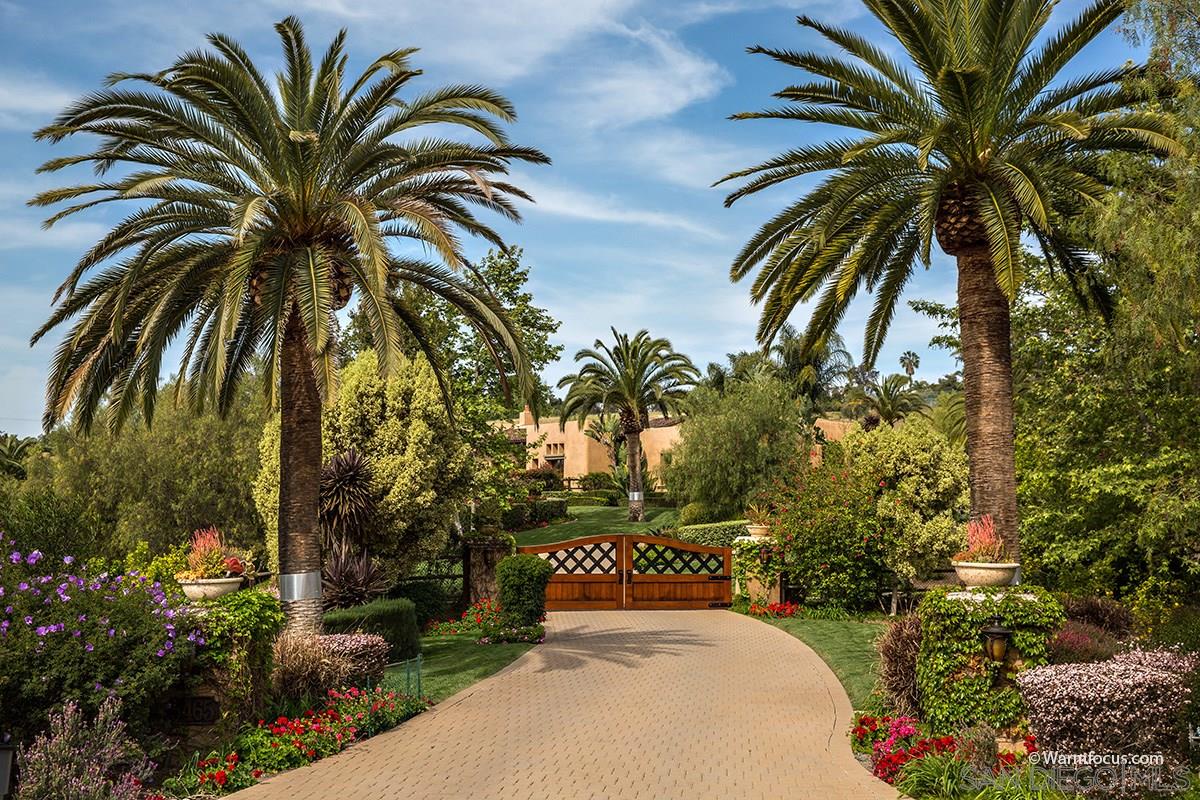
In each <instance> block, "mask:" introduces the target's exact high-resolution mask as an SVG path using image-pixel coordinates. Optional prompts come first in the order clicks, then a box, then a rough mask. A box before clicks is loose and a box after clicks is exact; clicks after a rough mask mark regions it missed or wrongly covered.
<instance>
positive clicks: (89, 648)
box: [83, 644, 96, 653]
mask: <svg viewBox="0 0 1200 800" xmlns="http://www.w3.org/2000/svg"><path fill="white" fill-rule="evenodd" d="M83 649H84V652H87V653H90V652H92V651H93V650H95V649H96V648H94V647H92V645H91V644H85V645H84V646H83Z"/></svg>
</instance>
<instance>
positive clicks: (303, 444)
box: [279, 307, 322, 631]
mask: <svg viewBox="0 0 1200 800" xmlns="http://www.w3.org/2000/svg"><path fill="white" fill-rule="evenodd" d="M280 360H281V361H282V365H281V370H280V384H281V385H280V426H279V573H280V575H279V597H280V600H282V601H283V610H284V613H285V614H286V615H287V627H288V629H289V630H296V631H319V630H320V628H321V611H322V604H321V535H320V530H319V528H318V526H317V502H318V493H319V492H320V484H321V397H320V395H319V393H318V392H317V381H316V376H315V375H314V374H313V365H312V355H311V354H310V353H309V349H308V340H307V336H306V335H305V332H304V325H303V323H302V322H301V321H300V314H299V312H298V310H297V309H296V308H295V307H293V308H292V312H291V316H289V317H288V322H287V329H286V331H285V332H284V338H283V352H282V355H281V359H280Z"/></svg>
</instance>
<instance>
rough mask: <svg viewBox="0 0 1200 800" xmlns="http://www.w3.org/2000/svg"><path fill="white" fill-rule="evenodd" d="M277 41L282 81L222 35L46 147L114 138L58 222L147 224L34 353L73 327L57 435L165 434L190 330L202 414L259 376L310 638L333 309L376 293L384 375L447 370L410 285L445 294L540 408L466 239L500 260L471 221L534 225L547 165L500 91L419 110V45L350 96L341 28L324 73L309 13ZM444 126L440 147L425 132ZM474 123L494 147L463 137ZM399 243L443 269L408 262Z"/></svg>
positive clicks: (73, 283) (300, 621)
mask: <svg viewBox="0 0 1200 800" xmlns="http://www.w3.org/2000/svg"><path fill="white" fill-rule="evenodd" d="M276 30H277V31H278V33H279V37H280V40H281V42H282V46H283V64H284V66H283V69H282V71H281V72H280V73H279V74H278V75H276V76H275V81H274V85H272V84H271V83H269V82H268V80H267V78H266V77H264V76H263V74H262V73H261V72H260V71H259V69H258V68H257V67H256V66H255V64H254V61H253V60H252V59H251V58H250V56H249V54H248V53H247V52H246V51H245V50H243V49H242V47H241V46H240V45H238V43H237V42H235V41H233V40H232V39H230V38H229V37H227V36H223V35H219V34H214V35H212V36H209V37H208V42H209V45H210V49H208V50H196V51H192V52H189V53H186V54H184V55H183V56H181V57H180V58H179V59H178V60H177V61H176V62H175V63H174V64H173V65H172V66H171V67H169V68H167V69H165V70H163V71H162V72H158V73H152V74H120V73H118V74H115V75H113V76H111V78H110V79H109V82H108V86H107V87H106V88H104V89H102V90H99V91H95V92H92V93H90V94H88V95H86V96H85V97H84V98H83V99H81V100H79V101H78V102H76V103H74V104H73V105H72V106H71V107H70V108H68V109H67V110H66V111H65V112H63V113H62V114H61V115H60V116H59V117H58V118H57V119H56V120H55V121H54V122H53V123H52V124H51V125H48V126H47V127H45V128H43V129H42V130H41V131H39V132H38V133H37V137H38V138H39V139H43V140H47V141H51V142H58V141H61V140H63V139H66V138H69V137H73V136H76V135H79V134H90V135H94V136H98V137H99V139H100V140H99V143H98V145H97V146H96V148H95V149H94V150H91V151H87V152H83V153H81V154H79V155H70V156H64V157H62V158H56V159H54V160H52V161H50V162H48V163H47V164H45V165H44V166H43V167H42V171H44V172H54V171H57V170H60V169H63V168H65V167H69V166H72V165H77V164H89V165H91V166H92V167H93V169H94V170H95V171H96V173H97V174H98V175H99V176H100V177H99V178H98V179H97V180H95V181H93V182H89V183H86V184H82V185H78V186H68V187H65V188H61V189H53V190H51V191H47V192H43V193H42V194H40V195H38V196H37V197H36V198H35V199H34V200H33V201H32V202H33V203H34V204H35V205H40V206H48V205H53V204H58V203H69V205H68V206H67V207H66V208H64V209H62V210H61V211H59V212H58V213H56V214H55V215H54V216H52V217H50V219H49V220H47V225H52V224H54V223H55V222H56V221H58V220H60V219H62V218H64V217H66V216H69V215H72V214H75V213H77V212H81V211H84V210H85V209H89V208H92V207H95V206H98V205H103V204H109V203H132V204H133V205H134V206H135V209H134V210H133V211H132V212H131V213H129V215H128V216H126V217H125V218H124V219H123V220H121V221H120V222H119V223H117V224H116V226H114V227H113V228H112V230H111V231H109V232H108V233H107V234H105V235H104V236H103V237H101V238H100V240H99V241H98V242H97V243H96V244H95V245H94V246H93V247H91V248H90V249H89V250H88V251H87V253H85V254H84V256H83V258H82V259H80V261H79V262H78V264H76V266H75V268H74V269H73V270H72V271H71V273H70V275H69V276H68V277H67V279H66V281H65V282H64V283H63V284H62V286H61V287H59V290H58V292H57V293H56V294H55V300H56V302H57V303H58V307H57V308H56V309H55V311H54V313H53V315H52V316H51V318H50V320H49V321H48V322H47V323H46V324H45V325H44V326H43V327H42V328H41V329H40V330H39V331H38V332H37V333H36V334H35V335H34V337H33V339H34V341H35V342H36V341H37V340H39V339H40V338H41V337H42V336H44V335H46V333H47V332H49V331H50V330H52V329H54V328H56V327H58V326H60V325H62V324H63V323H65V322H67V321H68V320H71V319H73V318H77V319H76V321H75V322H74V323H73V325H72V326H71V329H70V331H69V332H68V333H67V335H66V336H65V337H64V338H63V341H62V344H61V345H60V346H59V348H58V350H57V352H56V353H55V357H54V361H53V363H52V364H51V367H50V375H49V378H48V380H47V386H46V413H45V418H44V422H45V425H46V427H47V428H49V427H51V426H53V425H55V424H57V423H58V422H59V421H61V420H63V419H64V418H66V417H67V416H68V415H69V414H70V415H72V416H73V417H74V420H75V421H76V422H77V423H78V424H79V425H81V426H82V427H84V428H88V427H90V426H91V425H92V424H93V423H94V422H95V420H96V417H97V414H98V412H99V410H100V409H102V408H107V416H108V420H109V423H110V424H111V425H113V426H119V425H120V424H121V423H122V421H123V420H125V419H126V418H127V417H128V416H129V414H130V413H131V412H132V411H133V410H134V409H140V411H141V413H142V414H143V416H144V417H145V418H146V420H147V421H150V420H151V419H152V418H153V412H154V406H155V402H156V400H157V394H158V386H159V376H160V372H161V364H162V360H163V356H164V355H165V353H166V351H167V348H168V346H169V345H170V344H171V342H173V341H174V340H175V339H176V338H178V337H180V336H183V337H184V338H185V343H184V347H183V359H182V362H181V364H180V372H181V374H183V375H186V376H187V380H186V381H180V382H179V386H180V388H181V389H182V388H183V387H186V391H187V395H188V397H189V398H190V400H191V401H192V403H193V404H194V405H195V406H197V407H199V406H202V405H204V404H205V403H206V402H208V401H213V402H215V403H216V405H217V406H218V408H220V409H222V410H225V409H227V408H228V407H229V405H230V403H231V401H232V399H233V397H234V392H235V389H236V386H237V384H238V380H239V379H240V378H241V377H242V376H243V375H244V374H245V373H246V371H247V370H248V369H249V368H250V366H251V365H252V364H254V363H256V361H257V362H260V363H261V365H262V370H263V372H264V377H265V380H264V382H263V384H264V386H265V387H266V390H267V391H268V392H269V393H270V395H271V399H272V400H274V401H277V402H278V404H279V406H280V410H281V419H282V426H281V434H280V442H281V444H280V466H281V469H280V474H281V485H280V492H279V560H280V568H281V572H282V573H283V574H282V575H281V576H280V585H281V589H282V590H283V593H284V605H285V609H286V610H287V612H288V624H289V626H291V627H309V628H312V627H317V626H318V625H319V623H320V615H321V607H322V603H321V598H320V589H319V586H320V580H319V579H320V569H321V537H320V535H319V532H318V519H317V510H318V486H319V482H320V471H321V461H322V459H321V407H322V402H323V401H328V400H330V399H331V397H332V395H333V393H334V391H335V388H336V387H335V382H336V379H337V352H338V348H337V345H336V341H335V340H336V332H337V320H336V318H335V316H334V311H335V310H336V309H338V308H339V307H341V306H343V305H344V304H345V303H346V302H347V301H348V300H349V298H350V295H351V294H352V293H354V292H357V293H358V294H359V297H360V303H361V305H362V308H363V309H364V311H365V314H364V317H365V321H366V324H367V326H368V327H369V330H370V336H371V339H372V344H373V347H374V349H375V352H376V354H377V356H378V358H379V365H380V372H381V373H383V374H384V375H385V376H386V375H388V374H389V373H391V372H392V371H394V370H396V369H398V368H399V366H400V365H401V363H402V353H401V341H400V340H401V336H400V334H401V330H402V329H404V328H407V329H408V331H409V332H410V333H412V335H413V337H414V338H415V340H416V341H417V342H418V344H419V345H420V346H421V347H422V348H423V349H424V350H425V353H426V355H427V356H428V357H429V360H430V362H431V363H433V364H434V365H435V367H436V366H437V365H438V364H439V363H440V361H439V359H438V354H437V353H436V352H435V350H434V348H433V345H432V344H431V342H430V341H429V339H428V337H427V336H426V334H425V329H424V326H423V325H422V324H421V320H420V318H419V317H418V316H417V314H416V313H415V311H414V310H413V308H412V307H410V305H408V304H407V303H406V302H405V300H404V294H403V293H402V292H401V291H400V290H401V288H402V287H404V286H406V285H407V286H415V287H419V288H421V289H424V290H426V291H428V292H431V293H432V294H434V295H436V296H438V297H440V298H442V299H444V300H446V301H447V302H449V303H450V304H451V305H453V306H454V307H455V308H456V309H457V310H458V311H460V312H461V313H462V314H463V315H464V316H465V317H466V319H467V320H468V321H469V322H470V324H471V325H472V326H473V327H474V329H475V330H476V331H478V332H479V333H480V335H481V336H483V338H484V339H485V340H486V341H487V343H488V346H489V349H490V351H491V352H492V353H493V354H495V355H496V358H497V361H498V363H499V364H500V368H501V371H502V372H505V373H508V374H514V375H516V380H517V383H518V385H519V388H520V390H521V393H522V395H524V396H526V397H528V396H531V395H532V392H533V387H534V381H533V378H532V375H531V373H530V370H529V364H528V359H527V357H526V354H525V350H524V347H523V346H522V344H521V342H520V340H519V338H518V335H517V332H516V330H515V329H514V327H513V325H512V323H511V322H510V321H509V320H508V319H507V317H506V316H505V314H504V311H503V310H502V309H501V308H500V307H499V306H498V305H497V303H496V301H495V300H494V299H493V298H492V296H491V295H490V294H489V293H488V292H487V291H486V290H481V289H477V288H473V287H472V285H471V284H469V283H467V282H465V281H463V280H462V279H461V278H460V277H459V275H458V274H457V272H456V270H457V269H458V268H460V267H466V266H467V261H466V258H465V256H464V255H463V252H462V249H461V246H460V240H459V234H460V233H467V234H470V235H473V236H480V237H482V238H483V239H485V240H486V241H488V242H489V243H491V244H494V245H496V246H499V247H502V246H503V243H502V242H501V240H500V237H499V236H498V235H497V234H496V233H495V232H494V231H493V230H492V229H490V228H489V227H487V226H486V225H485V224H483V223H482V222H480V220H479V219H477V218H476V216H475V213H474V210H475V209H476V208H482V209H485V210H488V211H493V212H496V213H499V214H500V215H501V216H502V217H505V218H508V219H512V220H515V219H517V218H518V214H517V211H516V209H515V207H514V205H513V202H512V198H514V197H526V194H525V193H524V192H522V191H521V190H520V189H519V188H517V187H516V186H513V185H512V184H510V183H508V182H506V181H505V180H504V176H505V175H506V174H507V172H508V169H509V166H510V165H511V163H512V162H514V161H523V162H533V163H545V162H547V158H546V157H545V156H544V155H543V154H542V153H540V152H538V151H537V150H533V149H530V148H526V147H518V146H515V145H513V144H511V143H509V141H508V140H507V138H506V136H505V133H504V130H503V124H504V123H507V122H511V121H512V120H513V119H514V118H515V116H514V111H513V108H512V106H511V104H510V103H509V102H508V101H507V100H505V99H504V98H503V97H501V96H500V95H498V94H496V93H495V92H492V91H490V90H488V89H486V88H484V87H481V86H467V85H456V86H447V87H444V88H440V89H434V90H432V91H429V92H427V93H425V94H421V95H418V96H415V97H405V96H404V95H403V92H404V90H406V89H407V88H408V86H409V84H410V82H411V81H412V80H413V78H415V77H416V76H417V75H419V74H420V72H419V71H418V70H416V69H414V68H413V67H412V66H411V65H410V63H409V58H410V56H411V55H412V54H413V52H414V51H413V50H394V51H391V52H388V53H385V54H384V55H382V56H381V57H379V58H378V59H376V60H375V61H374V62H373V63H371V64H370V65H369V66H368V67H367V69H366V70H365V71H364V72H363V73H362V74H360V75H358V76H357V77H353V78H351V79H350V80H347V75H346V62H347V57H346V55H345V52H344V42H345V32H344V31H343V32H341V33H339V34H338V35H337V36H336V37H334V39H333V42H332V44H330V46H329V48H328V49H327V50H326V51H325V53H324V55H322V56H321V58H320V59H319V60H318V61H314V59H313V56H312V53H311V52H310V51H309V48H308V45H307V44H306V42H305V38H304V32H303V29H302V26H301V24H300V22H299V21H298V20H297V19H295V18H293V17H289V18H287V19H285V20H284V21H283V22H281V23H279V24H278V25H277V26H276ZM428 125H437V126H439V129H438V135H430V136H426V137H420V136H419V135H418V134H419V133H420V130H421V129H422V128H424V127H426V126H428ZM464 128H465V129H467V130H469V131H470V132H471V134H472V135H473V136H480V137H482V138H484V139H485V140H486V141H487V143H485V144H468V143H465V142H461V141H456V140H454V139H452V138H447V136H448V135H449V134H450V133H452V132H453V131H454V130H455V129H464ZM110 173H115V174H116V175H117V176H118V177H113V178H109V177H107V176H108V175H109V174H110ZM391 242H399V243H402V244H404V245H405V248H404V250H405V252H408V251H414V250H418V249H422V248H423V249H424V250H426V251H427V252H430V253H433V254H436V256H437V257H438V258H439V259H440V261H441V262H442V263H440V264H439V263H433V262H429V261H425V260H421V259H419V258H414V257H410V256H408V255H400V254H398V252H397V251H394V250H393V249H391V247H390V246H389V243H391ZM94 269H99V272H98V273H96V274H94V275H93V276H92V277H91V278H90V279H88V280H86V281H84V278H85V275H86V274H87V273H89V272H90V271H92V270H94ZM81 281H84V282H82V283H81ZM438 375H439V378H441V373H440V372H439V373H438ZM442 385H443V391H444V390H445V381H444V380H443V381H442ZM105 398H107V403H104V402H103V401H104V400H105Z"/></svg>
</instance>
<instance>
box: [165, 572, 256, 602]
mask: <svg viewBox="0 0 1200 800" xmlns="http://www.w3.org/2000/svg"><path fill="white" fill-rule="evenodd" d="M242 581H243V578H242V576H241V575H237V576H235V577H232V578H205V579H203V580H198V581H179V587H180V588H181V589H183V593H184V595H185V596H186V597H187V599H188V600H215V599H217V598H218V597H223V596H225V595H227V594H230V593H232V592H236V591H237V590H238V589H240V588H242Z"/></svg>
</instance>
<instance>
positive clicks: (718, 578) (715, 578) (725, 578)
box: [708, 575, 732, 581]
mask: <svg viewBox="0 0 1200 800" xmlns="http://www.w3.org/2000/svg"><path fill="white" fill-rule="evenodd" d="M708 579H709V580H710V581H728V580H732V578H731V577H730V576H728V575H709V576H708Z"/></svg>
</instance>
